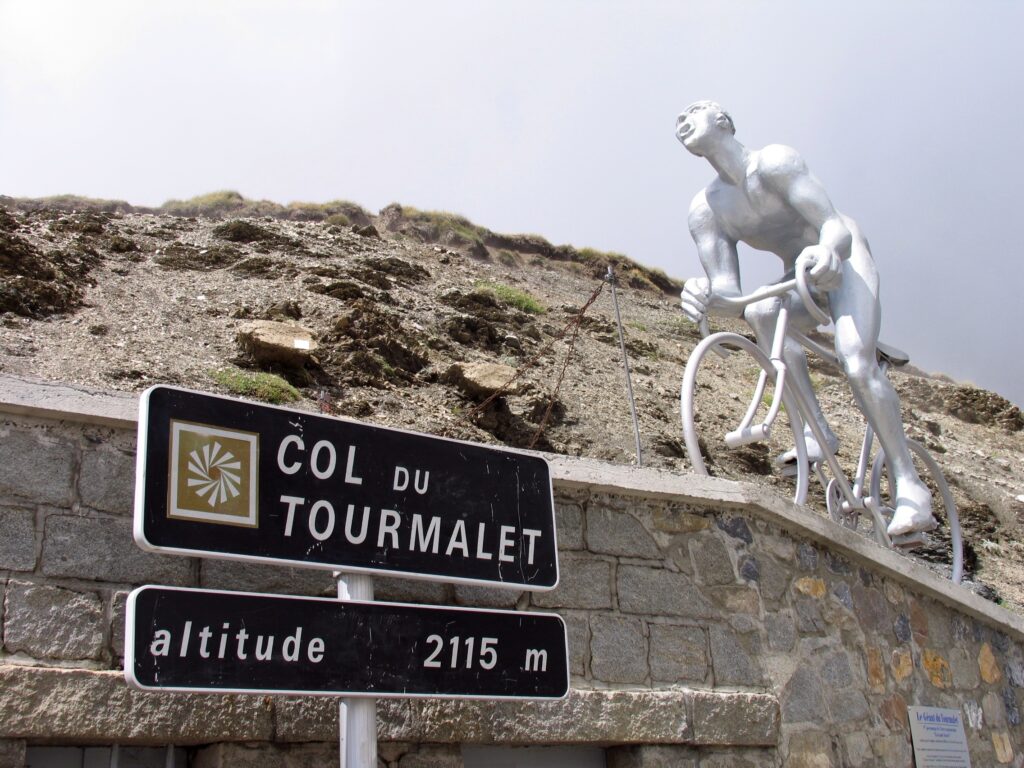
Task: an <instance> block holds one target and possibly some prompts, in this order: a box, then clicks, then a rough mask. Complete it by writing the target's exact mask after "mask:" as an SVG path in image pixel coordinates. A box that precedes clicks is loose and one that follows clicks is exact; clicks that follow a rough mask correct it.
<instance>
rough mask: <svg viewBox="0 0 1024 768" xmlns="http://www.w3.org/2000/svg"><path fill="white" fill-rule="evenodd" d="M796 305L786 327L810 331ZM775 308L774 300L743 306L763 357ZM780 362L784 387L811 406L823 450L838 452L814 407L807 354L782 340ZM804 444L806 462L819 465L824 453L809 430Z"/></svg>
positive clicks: (782, 459)
mask: <svg viewBox="0 0 1024 768" xmlns="http://www.w3.org/2000/svg"><path fill="white" fill-rule="evenodd" d="M798 303H799V302H793V305H794V306H793V309H791V310H790V323H794V322H795V323H796V324H797V325H806V324H808V323H809V325H810V327H813V325H814V323H813V322H810V315H809V314H807V313H806V312H802V311H801V310H798V309H796V307H795V305H796V304H798ZM779 304H780V301H779V300H778V299H765V300H764V301H758V302H755V303H753V304H750V305H748V306H747V308H746V310H745V311H744V313H743V318H744V319H745V320H746V321H747V322H748V323H749V324H750V327H751V328H753V329H754V335H755V336H756V337H757V344H758V346H759V347H761V349H763V350H764V351H765V353H766V354H771V346H772V338H773V337H774V334H775V323H776V321H777V320H778V315H779ZM803 316H806V319H807V321H808V323H801V319H802V318H803ZM782 358H783V360H785V362H786V370H787V374H788V378H787V384H786V385H787V386H790V387H795V388H796V389H799V390H800V393H801V394H802V395H803V396H804V400H805V401H806V402H807V403H808V404H809V405H810V406H811V414H812V417H813V418H814V420H815V421H816V422H817V424H818V426H819V427H821V431H822V432H824V433H825V437H826V438H827V439H828V445H827V446H824V448H825V449H827V451H828V452H829V453H830V454H831V453H835V452H836V451H837V450H838V449H839V438H837V437H836V436H835V433H834V432H832V429H831V427H829V425H828V421H827V420H826V419H825V414H824V413H822V410H821V405H820V404H819V403H818V398H817V396H816V395H815V394H814V387H813V386H812V385H811V374H810V371H809V370H808V369H807V353H806V352H804V348H803V347H802V346H800V344H799V342H796V341H793V340H792V339H786V344H785V346H784V347H783V350H782ZM804 440H805V441H806V443H807V458H808V460H809V461H810V462H811V463H814V462H816V461H821V460H822V459H824V458H825V450H824V449H823V446H821V445H819V444H818V440H817V438H815V436H814V433H813V432H811V430H810V428H809V427H807V426H805V427H804ZM776 461H777V463H780V464H788V463H791V462H795V461H796V450H795V449H794V450H791V451H787V452H786V453H784V454H782V455H781V456H779V457H778V458H777V460H776Z"/></svg>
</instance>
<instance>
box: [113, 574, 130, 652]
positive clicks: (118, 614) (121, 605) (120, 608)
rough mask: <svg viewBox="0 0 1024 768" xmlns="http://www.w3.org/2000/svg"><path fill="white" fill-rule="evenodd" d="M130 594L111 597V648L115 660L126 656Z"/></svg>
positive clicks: (120, 593) (120, 592)
mask: <svg viewBox="0 0 1024 768" xmlns="http://www.w3.org/2000/svg"><path fill="white" fill-rule="evenodd" d="M127 604H128V593H127V592H123V591H117V592H114V593H113V594H112V595H111V596H110V648H111V650H112V651H113V656H114V659H115V660H116V659H117V658H119V657H123V656H124V629H125V627H124V619H125V609H126V608H127Z"/></svg>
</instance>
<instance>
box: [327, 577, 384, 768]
mask: <svg viewBox="0 0 1024 768" xmlns="http://www.w3.org/2000/svg"><path fill="white" fill-rule="evenodd" d="M336 576H337V577H338V599H339V600H373V577H371V576H366V575H363V574H356V573H338V574H336ZM338 760H339V761H340V764H341V768H377V700H376V699H341V700H340V701H339V702H338Z"/></svg>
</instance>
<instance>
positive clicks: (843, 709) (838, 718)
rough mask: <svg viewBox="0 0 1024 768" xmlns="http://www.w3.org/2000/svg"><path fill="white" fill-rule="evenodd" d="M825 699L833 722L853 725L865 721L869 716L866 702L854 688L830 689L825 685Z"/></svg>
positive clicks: (862, 695) (861, 694)
mask: <svg viewBox="0 0 1024 768" xmlns="http://www.w3.org/2000/svg"><path fill="white" fill-rule="evenodd" d="M825 697H826V698H827V700H828V709H829V712H831V713H832V721H833V722H836V723H854V722H857V721H858V720H864V719H866V718H867V717H868V715H869V714H870V709H869V707H868V700H867V699H866V698H864V694H863V693H861V692H860V691H859V690H857V689H856V688H832V687H830V686H828V685H826V686H825Z"/></svg>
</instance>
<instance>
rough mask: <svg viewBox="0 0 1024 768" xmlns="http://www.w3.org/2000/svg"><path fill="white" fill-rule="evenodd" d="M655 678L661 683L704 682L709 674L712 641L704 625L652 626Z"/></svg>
mask: <svg viewBox="0 0 1024 768" xmlns="http://www.w3.org/2000/svg"><path fill="white" fill-rule="evenodd" d="M648 631H649V633H650V642H651V678H652V679H653V680H656V681H659V682H667V683H675V682H678V681H680V680H690V681H694V682H704V680H705V679H706V678H707V675H708V641H707V638H706V637H705V636H704V630H703V629H701V628H700V627H685V626H679V625H675V624H650V625H648Z"/></svg>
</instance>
